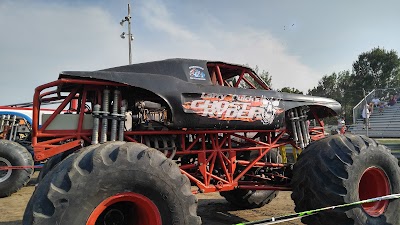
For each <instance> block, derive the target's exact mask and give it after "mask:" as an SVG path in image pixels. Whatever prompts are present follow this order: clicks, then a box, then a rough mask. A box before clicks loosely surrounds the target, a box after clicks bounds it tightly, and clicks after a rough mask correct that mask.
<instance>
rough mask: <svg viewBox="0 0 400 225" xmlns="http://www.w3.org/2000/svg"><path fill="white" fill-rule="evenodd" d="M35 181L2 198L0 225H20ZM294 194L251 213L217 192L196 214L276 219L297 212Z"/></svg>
mask: <svg viewBox="0 0 400 225" xmlns="http://www.w3.org/2000/svg"><path fill="white" fill-rule="evenodd" d="M34 185H35V178H34V179H32V181H31V182H30V183H29V184H28V185H27V186H26V187H24V188H22V189H21V190H19V191H18V192H17V193H15V194H13V195H11V196H10V197H7V198H0V225H20V224H22V215H23V213H24V210H25V207H26V204H27V202H28V201H29V198H30V197H31V195H32V192H33V190H34ZM290 194H291V192H280V193H279V194H278V197H277V198H275V199H274V200H273V201H272V202H271V203H270V204H268V205H266V206H264V207H262V208H259V209H252V210H239V209H237V208H235V207H233V206H232V205H230V204H229V203H228V202H227V201H226V200H225V199H224V198H222V197H221V196H220V195H219V194H218V193H208V194H199V195H197V197H198V199H199V206H198V210H197V213H198V215H199V216H201V218H202V220H203V225H225V224H236V223H240V222H246V221H254V220H260V219H265V218H271V217H273V216H275V217H276V216H282V215H286V214H290V213H294V211H293V208H294V204H293V201H292V200H291V198H290ZM282 224H285V225H301V224H302V223H301V222H300V220H295V221H293V222H284V223H282Z"/></svg>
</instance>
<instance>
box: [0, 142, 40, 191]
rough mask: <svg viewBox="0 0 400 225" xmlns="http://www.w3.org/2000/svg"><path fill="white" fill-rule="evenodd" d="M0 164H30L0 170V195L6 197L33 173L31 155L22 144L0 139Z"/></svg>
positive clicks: (25, 182)
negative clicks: (21, 167)
mask: <svg viewBox="0 0 400 225" xmlns="http://www.w3.org/2000/svg"><path fill="white" fill-rule="evenodd" d="M0 166H30V167H31V168H26V169H9V170H0V197H7V196H10V195H11V194H13V193H15V192H17V191H18V190H19V189H21V188H22V187H23V186H25V185H26V184H27V183H28V182H29V180H30V179H31V176H32V174H33V159H32V155H31V154H30V153H29V152H28V150H26V148H25V147H23V146H22V145H20V144H18V143H16V142H13V141H8V140H3V139H2V140H0Z"/></svg>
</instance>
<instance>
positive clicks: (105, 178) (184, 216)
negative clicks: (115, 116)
mask: <svg viewBox="0 0 400 225" xmlns="http://www.w3.org/2000/svg"><path fill="white" fill-rule="evenodd" d="M196 210H197V200H196V197H195V196H194V195H193V194H192V193H191V191H190V182H189V179H188V178H187V177H186V176H184V175H182V174H181V173H180V170H179V168H178V166H177V165H176V164H175V163H174V162H173V161H172V160H170V159H167V158H166V157H165V156H164V155H163V154H162V153H161V152H159V151H157V150H155V149H151V148H148V147H147V146H145V145H142V144H137V143H125V142H109V143H106V144H102V145H94V146H89V147H86V148H84V149H82V150H81V151H79V152H77V153H74V154H72V155H70V156H69V157H67V158H66V159H65V160H63V161H62V162H61V163H59V164H58V165H57V166H56V167H55V168H54V169H52V170H51V171H50V172H49V173H48V175H46V176H45V177H44V179H43V180H42V181H41V182H40V183H39V185H38V187H37V189H36V191H35V192H34V194H33V196H32V197H31V199H30V201H29V203H28V206H27V209H26V210H25V214H24V219H23V224H24V225H28V224H29V225H32V224H60V225H64V224H65V225H67V224H68V225H69V224H86V225H97V224H102V225H103V224H105V225H108V224H119V225H139V224H141V225H153V224H154V225H161V224H162V225H199V224H201V220H200V217H198V216H197V215H196V213H197V212H196Z"/></svg>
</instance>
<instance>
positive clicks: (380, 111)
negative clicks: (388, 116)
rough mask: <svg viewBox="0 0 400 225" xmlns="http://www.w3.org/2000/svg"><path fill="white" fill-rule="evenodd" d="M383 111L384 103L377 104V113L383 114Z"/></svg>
mask: <svg viewBox="0 0 400 225" xmlns="http://www.w3.org/2000/svg"><path fill="white" fill-rule="evenodd" d="M384 109H385V103H383V102H380V103H379V113H380V114H383V110H384Z"/></svg>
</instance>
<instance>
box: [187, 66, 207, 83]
mask: <svg viewBox="0 0 400 225" xmlns="http://www.w3.org/2000/svg"><path fill="white" fill-rule="evenodd" d="M189 76H190V79H192V80H206V74H205V73H204V68H203V67H201V66H189Z"/></svg>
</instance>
